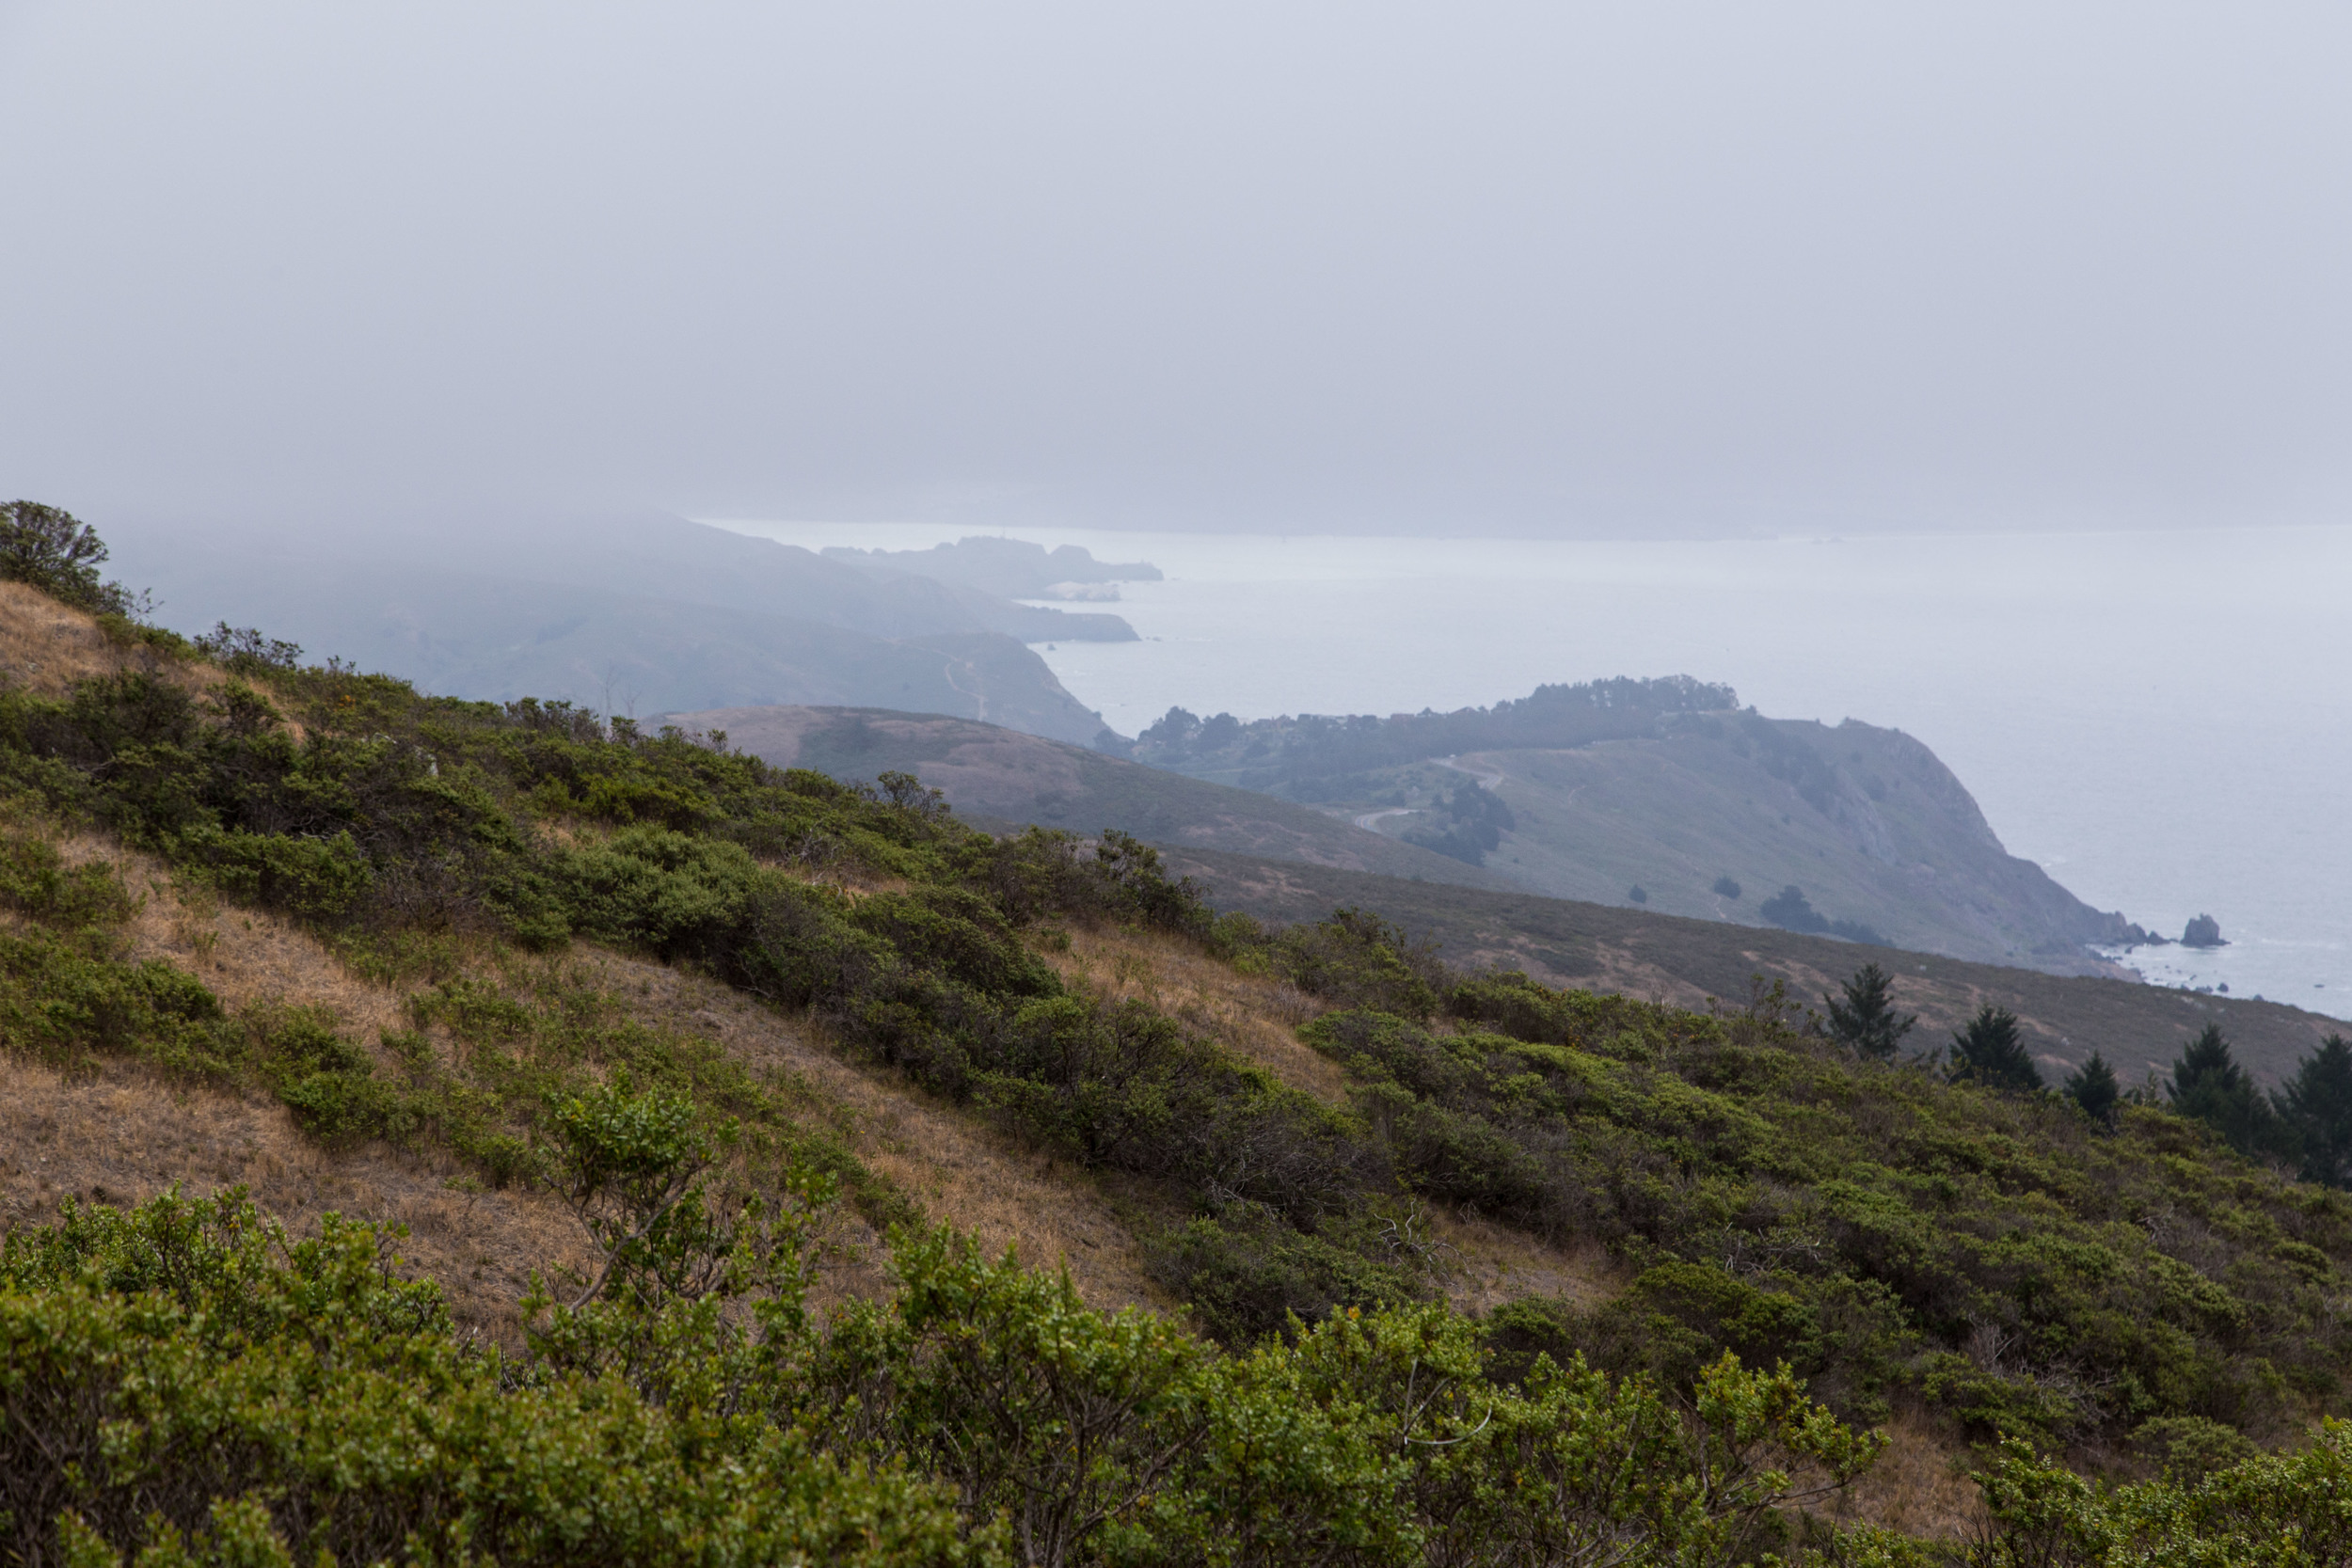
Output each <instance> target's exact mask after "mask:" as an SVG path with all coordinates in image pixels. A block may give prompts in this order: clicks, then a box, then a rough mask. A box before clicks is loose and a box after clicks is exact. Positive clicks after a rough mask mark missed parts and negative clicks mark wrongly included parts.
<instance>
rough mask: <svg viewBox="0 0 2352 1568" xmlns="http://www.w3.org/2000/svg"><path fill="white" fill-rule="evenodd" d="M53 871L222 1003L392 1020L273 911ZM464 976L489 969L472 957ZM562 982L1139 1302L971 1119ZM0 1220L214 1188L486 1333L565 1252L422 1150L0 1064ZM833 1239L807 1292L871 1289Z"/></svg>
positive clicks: (535, 1204)
mask: <svg viewBox="0 0 2352 1568" xmlns="http://www.w3.org/2000/svg"><path fill="white" fill-rule="evenodd" d="M61 848H63V850H64V852H65V854H66V856H67V858H68V860H69V861H72V862H73V863H83V862H87V861H89V860H93V859H103V860H105V861H107V862H108V863H112V864H113V865H114V866H115V867H116V868H117V870H118V871H119V873H120V874H121V875H122V877H123V879H124V881H125V884H126V885H127V886H129V887H130V888H131V889H132V891H133V892H134V893H135V894H138V895H143V897H144V903H143V905H142V907H141V909H140V910H139V912H138V914H137V915H136V916H135V919H134V920H133V922H132V925H131V927H130V928H129V930H128V932H127V936H128V938H129V956H130V957H132V958H135V959H147V958H153V959H160V960H162V961H164V962H167V963H170V964H172V965H173V966H175V967H177V968H180V969H183V970H185V971H187V972H189V973H191V974H196V975H197V976H198V977H199V978H200V979H202V980H203V981H204V983H205V984H206V985H207V986H209V987H211V988H212V990H214V991H215V994H217V995H218V996H219V997H220V998H221V1000H222V1002H223V1003H224V1004H225V1005H227V1006H229V1007H230V1009H231V1010H232V1011H234V1010H238V1009H241V1008H244V1007H246V1006H253V1005H256V1004H266V1003H294V1004H302V1005H315V1006H326V1008H328V1009H329V1010H330V1011H332V1012H333V1013H334V1015H335V1016H336V1018H337V1020H338V1022H339V1023H340V1026H341V1028H342V1033H343V1034H345V1035H346V1036H347V1037H350V1038H352V1039H354V1040H357V1041H358V1042H360V1043H362V1044H365V1045H367V1046H369V1047H371V1048H374V1047H376V1046H377V1044H378V1036H379V1034H380V1032H381V1031H382V1030H384V1029H387V1028H397V1027H401V1026H404V1025H405V1022H407V1015H406V1006H405V999H406V996H407V994H408V990H406V989H395V988H390V987H385V986H379V985H375V984H373V983H370V982H368V981H365V980H361V979H359V978H358V977H356V976H355V975H353V974H351V973H350V972H349V971H348V970H347V969H346V968H345V967H344V966H343V965H342V962H341V961H340V960H339V959H338V958H336V957H335V956H334V954H332V953H331V952H329V951H328V950H327V948H326V946H325V945H324V944H322V943H321V942H319V941H318V940H317V939H316V938H314V937H312V936H310V934H309V933H308V932H305V931H303V930H301V929H299V928H298V927H294V926H292V925H290V924H289V923H287V922H285V921H282V920H279V919H278V918H276V917H274V916H272V915H269V914H266V913H262V912H257V911H247V910H242V909H237V908H234V907H226V908H224V907H222V906H220V905H219V904H218V903H217V902H216V901H214V900H212V899H209V898H207V897H205V896H203V895H201V894H200V893H190V894H187V895H183V890H181V889H179V888H177V887H175V885H174V884H173V881H172V879H170V877H169V876H168V874H167V868H166V867H164V865H163V864H162V863H160V862H158V861H155V860H154V859H152V858H151V857H149V856H146V855H141V854H137V853H135V852H132V851H128V850H125V849H123V848H121V847H119V846H117V845H114V844H112V843H110V842H109V841H106V840H103V839H101V838H98V837H96V836H93V835H87V834H83V835H77V836H75V837H73V838H72V839H70V840H68V841H66V842H65V843H64V844H63V845H62V846H61ZM477 959H478V961H477V962H476V963H475V964H474V965H473V967H475V968H477V969H479V970H480V971H481V972H482V973H483V974H485V977H494V976H495V974H496V969H495V966H494V965H493V964H492V963H491V962H489V960H488V956H487V955H486V954H484V955H477ZM563 962H564V965H565V966H566V967H567V968H568V969H569V971H570V974H567V976H566V978H567V979H569V980H571V981H573V982H575V983H580V982H585V983H587V984H589V985H592V986H594V987H595V988H596V989H597V990H602V991H604V992H605V993H606V994H608V995H610V996H612V997H613V998H614V999H615V1000H616V1001H617V1002H619V1003H620V1005H621V1006H622V1010H623V1011H624V1012H625V1013H626V1014H627V1015H628V1016H629V1017H632V1018H634V1019H636V1020H637V1021H639V1022H644V1023H648V1024H652V1025H656V1026H660V1027H666V1028H671V1029H677V1030H682V1031H684V1032H687V1033H690V1034H695V1035H701V1036H704V1037H708V1038H711V1039H713V1040H716V1041H717V1042H718V1043H720V1044H721V1045H722V1046H723V1047H724V1048H725V1049H726V1050H727V1051H728V1052H729V1053H731V1054H733V1055H735V1056H737V1057H738V1058H739V1059H741V1060H743V1061H745V1062H746V1063H747V1064H749V1065H750V1066H751V1067H752V1068H753V1069H754V1070H755V1072H759V1073H760V1074H761V1075H762V1076H765V1077H768V1078H769V1079H771V1081H774V1082H782V1083H786V1084H789V1085H793V1086H795V1087H797V1088H799V1089H800V1091H801V1093H800V1096H799V1098H801V1099H802V1100H803V1102H804V1103H806V1104H807V1105H808V1107H809V1115H810V1116H811V1117H813V1118H816V1119H818V1120H821V1121H823V1122H825V1123H828V1124H830V1125H832V1126H834V1127H835V1128H837V1129H839V1130H840V1131H842V1132H844V1133H845V1135H846V1136H847V1138H848V1141H849V1143H850V1148H851V1149H852V1151H853V1152H855V1153H856V1154H857V1155H858V1156H859V1158H860V1159H861V1160H862V1161H863V1162H864V1163H865V1164H866V1165H867V1167H868V1168H869V1169H871V1170H873V1171H875V1172H876V1173H877V1174H879V1175H881V1176H882V1177H883V1178H884V1179H885V1180H889V1181H891V1182H893V1183H894V1184H895V1185H896V1186H898V1188H899V1189H900V1190H902V1191H903V1192H905V1193H906V1194H907V1195H909V1196H911V1197H913V1198H914V1201H915V1202H916V1203H917V1205H918V1206H919V1207H920V1208H922V1209H923V1211H924V1212H926V1213H928V1214H930V1216H931V1217H933V1218H936V1219H939V1220H943V1221H946V1222H948V1223H952V1224H955V1225H958V1226H960V1227H963V1228H965V1229H967V1230H971V1231H973V1232H975V1233H977V1235H978V1236H979V1237H980V1239H981V1241H982V1242H983V1243H985V1244H986V1245H988V1246H989V1247H991V1248H992V1249H998V1250H1001V1249H1002V1248H1005V1247H1008V1246H1010V1247H1013V1248H1015V1249H1017V1250H1018V1252H1019V1253H1020V1255H1021V1256H1022V1257H1023V1258H1024V1259H1027V1260H1029V1261H1031V1262H1033V1263H1037V1264H1041V1265H1045V1266H1051V1265H1054V1264H1055V1263H1057V1262H1059V1261H1062V1260H1064V1259H1067V1261H1068V1263H1069V1266H1070V1268H1071V1272H1072V1275H1073V1279H1074V1280H1075V1281H1076V1282H1077V1284H1078V1286H1079V1288H1080V1289H1081V1290H1082V1291H1084V1292H1085V1293H1086V1295H1087V1298H1088V1299H1089V1301H1093V1302H1096V1303H1097V1304H1099V1305H1104V1306H1118V1305H1124V1304H1127V1303H1130V1302H1138V1301H1149V1300H1152V1299H1153V1293H1152V1289H1151V1287H1150V1285H1149V1282H1148V1281H1147V1280H1146V1278H1145V1276H1144V1275H1143V1272H1142V1269H1141V1267H1140V1264H1139V1262H1138V1260H1137V1255H1136V1245H1135V1243H1134V1240H1133V1238H1132V1237H1131V1236H1130V1235H1129V1234H1128V1233H1127V1231H1126V1229H1125V1228H1124V1227H1122V1226H1121V1225H1120V1223H1119V1222H1118V1221H1117V1220H1116V1219H1115V1218H1114V1217H1113V1216H1112V1214H1111V1213H1110V1212H1109V1210H1108V1208H1107V1206H1106V1205H1105V1204H1104V1200H1103V1199H1102V1198H1101V1197H1100V1196H1098V1195H1095V1194H1094V1193H1093V1192H1092V1191H1091V1189H1090V1188H1089V1187H1088V1186H1087V1184H1086V1183H1085V1182H1084V1181H1082V1180H1075V1179H1074V1178H1075V1176H1076V1173H1074V1172H1069V1171H1062V1172H1058V1173H1057V1172H1056V1171H1054V1170H1053V1169H1052V1168H1051V1167H1050V1165H1048V1164H1045V1163H1043V1162H1041V1161H1040V1160H1039V1159H1037V1158H1036V1157H1034V1156H1032V1155H1030V1154H1028V1153H1026V1152H1025V1151H1024V1150H1022V1149H1020V1148H1017V1147H1015V1146H1014V1145H1013V1144H1012V1143H1011V1141H1010V1140H1009V1139H1007V1138H1006V1137H1004V1136H1003V1135H1002V1134H1000V1133H998V1132H995V1131H994V1130H993V1129H992V1128H989V1127H987V1126H985V1125H983V1124H981V1123H979V1122H977V1121H976V1120H975V1119H974V1118H972V1117H969V1116H967V1115H965V1114H963V1113H961V1112H958V1111H956V1110H954V1109H952V1108H950V1107H946V1106H943V1105H940V1104H938V1103H936V1102H934V1101H932V1100H931V1099H930V1097H928V1096H926V1095H924V1094H922V1093H921V1092H920V1091H918V1090H914V1089H913V1088H912V1087H910V1086H909V1085H904V1084H903V1083H899V1082H898V1081H896V1079H895V1076H894V1075H890V1074H886V1073H879V1072H875V1071H871V1070H867V1069H860V1068H857V1067H853V1066H851V1065H850V1064H848V1063H846V1062H844V1061H842V1060H841V1059H840V1058H839V1057H838V1056H836V1055H834V1053H831V1052H830V1051H828V1050H827V1049H825V1047H824V1045H823V1043H822V1042H821V1041H820V1040H819V1038H818V1036H817V1032H816V1031H814V1030H813V1029H811V1028H810V1027H809V1026H808V1025H807V1024H806V1023H805V1022H802V1021H796V1020H790V1019H787V1018H783V1017H781V1016H779V1015H777V1014H776V1013H774V1012H773V1011H772V1010H770V1009H767V1008H764V1007H761V1006H757V1005H756V1004H754V1003H752V1002H750V1001H748V1000H747V999H745V998H743V997H741V996H739V995H738V994H736V993H734V992H732V991H730V990H727V989H726V988H724V987H723V986H720V985H718V984H716V983H714V982H711V981H707V980H704V979H700V978H698V977H694V976H691V975H687V974H680V973H679V972H677V971H676V970H674V969H671V968H669V967H667V966H664V965H661V964H657V963H651V962H648V961H646V960H644V959H640V958H629V957H627V956H624V955H620V954H615V953H610V952H605V951H602V950H598V949H594V948H588V947H585V946H580V945H576V946H575V947H574V948H573V950H572V951H571V953H570V954H568V955H566V957H565V958H564V960H563ZM0 1098H4V1099H5V1106H0V1214H5V1216H6V1223H8V1224H16V1223H25V1222H27V1221H38V1220H39V1219H40V1217H42V1216H45V1215H47V1214H49V1213H52V1212H55V1209H56V1203H57V1201H58V1200H59V1199H60V1198H63V1197H65V1196H73V1195H80V1196H84V1197H91V1196H98V1197H103V1198H106V1199H109V1200H113V1201H124V1200H128V1201H139V1200H142V1199H144V1198H146V1197H149V1196H152V1195H153V1194H155V1193H157V1192H160V1191H162V1190H164V1189H165V1188H167V1187H168V1186H169V1185H170V1184H171V1183H172V1182H174V1181H184V1182H185V1183H187V1185H188V1189H189V1191H191V1192H195V1193H210V1192H213V1191H215V1190H217V1189H219V1188H221V1187H224V1186H228V1185H231V1184H234V1183H240V1182H242V1183H245V1184H246V1185H249V1186H250V1187H252V1189H253V1192H254V1196H255V1199H256V1201H257V1202H259V1203H261V1204H262V1207H263V1208H265V1209H268V1210H270V1211H271V1212H276V1213H278V1214H279V1215H280V1216H281V1217H283V1218H285V1219H286V1220H287V1221H288V1222H289V1223H290V1224H293V1225H294V1226H295V1227H304V1226H315V1224H316V1220H317V1216H318V1214H319V1213H320V1212H323V1211H325V1210H327V1209H334V1210H338V1211H340V1212H344V1213H350V1214H364V1215H367V1216H370V1217H373V1218H381V1219H387V1220H394V1221H398V1222H400V1223H404V1224H406V1225H408V1226H409V1227H410V1228H411V1230H412V1231H413V1233H414V1234H413V1237H412V1240H411V1243H409V1246H408V1249H407V1250H408V1252H409V1254H410V1255H411V1257H412V1259H413V1260H414V1261H415V1262H417V1263H418V1264H419V1265H420V1266H421V1268H423V1269H424V1270H425V1271H426V1272H428V1273H431V1274H433V1275H436V1276H437V1277H440V1278H442V1279H444V1280H445V1281H447V1282H448V1283H449V1285H450V1287H451V1290H452V1293H453V1299H454V1301H455V1303H456V1306H457V1308H458V1311H459V1315H460V1318H461V1320H462V1321H465V1322H468V1323H477V1324H480V1325H482V1326H485V1327H490V1328H493V1329H499V1328H503V1327H505V1326H508V1325H510V1324H511V1323H512V1321H513V1303H514V1301H515V1299H516V1298H517V1297H518V1296H519V1295H520V1293H521V1287H522V1284H523V1281H524V1279H525V1276H526V1275H527V1274H528V1272H529V1270H530V1269H531V1268H532V1266H534V1265H542V1266H544V1265H553V1264H577V1263H579V1262H580V1261H581V1259H582V1254H581V1243H580V1236H579V1233H578V1230H577V1227H575V1226H574V1224H573V1222H572V1220H571V1219H570V1217H569V1215H568V1214H566V1213H565V1212H564V1211H563V1210H562V1209H561V1208H560V1206H558V1205H556V1204H555V1203H554V1202H553V1201H552V1200H551V1199H548V1198H546V1197H544V1196H534V1195H530V1194H524V1193H519V1192H504V1193H485V1194H482V1195H480V1196H471V1195H469V1194H466V1193H464V1192H461V1191H456V1190H453V1188H452V1187H451V1185H450V1183H451V1182H452V1181H453V1180H461V1181H462V1180H463V1178H464V1177H465V1175H466V1172H465V1171H464V1170H463V1169H462V1168H461V1167H460V1166H459V1164H457V1163H456V1162H454V1161H453V1160H451V1159H449V1158H447V1157H446V1156H442V1155H438V1154H437V1153H434V1152H430V1151H427V1152H421V1153H406V1152H403V1151H399V1150H395V1149H392V1148H389V1147H387V1146H384V1145H382V1144H369V1145H363V1146H360V1147H358V1148H341V1149H333V1150H329V1149H326V1148H323V1147H322V1146H320V1145H319V1144H318V1143H317V1142H316V1141H315V1140H314V1139H311V1138H310V1137H309V1136H307V1135H306V1134H305V1133H303V1132H301V1130H300V1129H299V1128H297V1127H296V1126H295V1125H294V1120H293V1117H291V1116H290V1115H289V1114H288V1112H287V1111H286V1110H285V1108H284V1107H283V1106H282V1105H279V1104H278V1103H277V1102H276V1101H272V1100H270V1099H268V1098H267V1097H266V1096H263V1095H261V1094H259V1093H256V1094H253V1095H238V1094H233V1093H226V1092H222V1091H220V1090H218V1089H214V1088H205V1087H198V1086H189V1085H176V1084H173V1083H170V1082H167V1080H165V1079H164V1078H162V1077H161V1076H159V1075H158V1074H156V1073H155V1072H153V1071H152V1070H151V1069H147V1068H145V1067H143V1066H140V1065H138V1064H135V1063H127V1062H126V1063H115V1064H110V1065H109V1066H108V1067H107V1068H106V1069H104V1070H103V1073H102V1074H101V1075H100V1076H99V1077H98V1078H96V1079H91V1080H84V1081H74V1080H71V1079H68V1078H65V1077H62V1076H60V1075H59V1074H57V1073H56V1072H55V1071H53V1070H51V1069H45V1068H41V1067H38V1066H35V1065H33V1064H30V1063H26V1062H23V1061H19V1060H13V1059H9V1058H7V1057H4V1056H0ZM836 1239H837V1240H838V1241H839V1242H841V1243H843V1245H842V1247H841V1248H840V1249H838V1250H837V1251H836V1252H835V1254H834V1258H833V1259H832V1262H831V1265H830V1266H829V1274H830V1275H831V1277H829V1279H828V1281H827V1283H826V1286H825V1287H824V1289H825V1290H828V1291H839V1290H849V1291H859V1290H866V1289H871V1288H873V1287H874V1285H875V1284H876V1283H877V1282H878V1281H879V1278H880V1275H879V1274H878V1273H877V1271H876V1269H875V1266H874V1256H875V1246H874V1243H876V1241H877V1238H875V1237H874V1236H873V1235H872V1233H871V1231H870V1230H868V1229H867V1228H866V1227H865V1226H864V1225H863V1224H862V1222H860V1221H858V1220H857V1219H856V1218H855V1216H854V1215H848V1214H845V1215H844V1216H843V1218H842V1221H841V1232H840V1234H839V1236H838V1237H837V1238H836Z"/></svg>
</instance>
